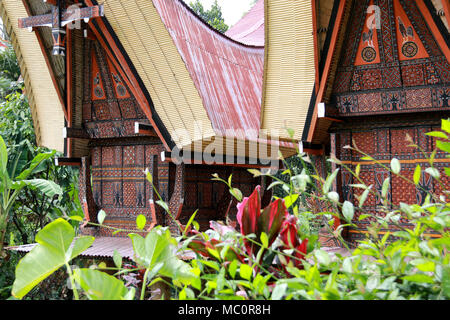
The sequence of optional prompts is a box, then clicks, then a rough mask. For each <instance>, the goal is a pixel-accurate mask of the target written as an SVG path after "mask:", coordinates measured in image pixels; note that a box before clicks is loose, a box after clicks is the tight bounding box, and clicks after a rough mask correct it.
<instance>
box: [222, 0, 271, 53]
mask: <svg viewBox="0 0 450 320" xmlns="http://www.w3.org/2000/svg"><path fill="white" fill-rule="evenodd" d="M225 35H226V36H228V37H230V38H232V39H234V40H235V41H238V42H240V43H242V44H244V45H257V46H264V44H265V16H264V0H259V1H258V2H257V3H256V4H255V5H254V6H253V7H252V8H251V9H250V10H249V12H247V13H246V14H245V15H244V16H243V17H242V18H241V19H240V20H239V21H238V22H237V23H236V24H235V25H234V26H232V27H231V28H230V29H229V30H228V31H227V32H226V33H225Z"/></svg>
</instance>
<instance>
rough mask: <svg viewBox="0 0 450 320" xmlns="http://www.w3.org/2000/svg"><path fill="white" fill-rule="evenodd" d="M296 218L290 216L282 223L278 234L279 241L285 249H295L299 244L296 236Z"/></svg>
mask: <svg viewBox="0 0 450 320" xmlns="http://www.w3.org/2000/svg"><path fill="white" fill-rule="evenodd" d="M296 221H297V218H296V217H295V216H292V215H290V216H289V217H288V218H287V219H286V221H285V222H284V223H283V227H282V230H281V232H280V237H281V240H282V241H283V243H284V245H285V246H286V247H287V248H295V247H297V246H298V245H299V244H300V242H299V240H298V235H297V224H296Z"/></svg>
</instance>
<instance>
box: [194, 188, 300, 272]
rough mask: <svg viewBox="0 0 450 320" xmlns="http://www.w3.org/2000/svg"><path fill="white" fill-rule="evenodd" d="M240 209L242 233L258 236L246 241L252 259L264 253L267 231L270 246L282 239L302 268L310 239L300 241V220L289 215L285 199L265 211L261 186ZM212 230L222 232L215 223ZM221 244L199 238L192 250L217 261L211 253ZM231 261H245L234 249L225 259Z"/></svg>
mask: <svg viewBox="0 0 450 320" xmlns="http://www.w3.org/2000/svg"><path fill="white" fill-rule="evenodd" d="M237 209H238V213H237V216H236V218H237V221H238V223H239V226H240V232H241V234H242V235H244V236H248V235H251V234H254V235H256V239H255V240H253V241H251V240H249V239H244V246H245V251H246V253H247V255H248V256H249V257H252V256H253V255H255V254H257V253H258V251H259V250H260V248H261V246H260V245H259V244H258V243H259V242H260V239H261V235H262V233H263V232H264V233H265V234H266V235H267V242H268V243H267V244H268V246H269V247H270V246H271V245H272V244H273V242H274V241H275V240H276V239H277V238H278V237H280V240H281V241H282V243H283V244H282V246H281V249H282V250H285V249H294V251H293V252H294V253H293V254H292V255H291V256H293V257H294V258H295V259H293V260H294V261H293V263H294V265H295V266H297V267H299V266H300V264H301V260H302V259H304V256H305V255H306V248H307V244H308V239H305V240H303V241H300V238H299V236H298V230H297V218H296V217H295V216H293V215H290V214H289V212H288V210H287V208H286V205H285V203H284V200H283V199H277V200H275V201H273V202H271V203H270V204H269V205H268V206H267V207H266V208H264V209H261V187H260V186H257V187H256V188H255V190H254V191H253V193H252V194H251V195H250V196H249V197H246V198H244V199H243V200H242V202H240V203H238V205H237ZM211 227H212V229H213V230H215V231H220V230H217V226H216V225H215V224H213V223H211ZM227 228H230V227H227ZM219 233H220V232H219ZM219 243H220V241H218V240H216V239H211V240H204V239H202V240H198V239H196V240H193V241H191V242H190V244H189V248H190V249H192V250H194V251H195V252H197V253H199V254H201V255H202V256H204V257H210V258H212V259H216V258H217V255H213V254H211V251H210V250H211V249H214V248H215V247H216V246H217V245H218V244H219ZM227 258H228V259H229V258H234V259H238V260H240V261H241V262H243V258H244V257H243V256H242V255H240V254H239V253H238V252H236V251H235V250H234V249H232V250H230V251H229V252H228V254H227V257H225V260H226V261H230V260H228V259H227ZM261 258H262V257H261ZM286 261H287V263H289V261H291V259H290V258H288V257H286Z"/></svg>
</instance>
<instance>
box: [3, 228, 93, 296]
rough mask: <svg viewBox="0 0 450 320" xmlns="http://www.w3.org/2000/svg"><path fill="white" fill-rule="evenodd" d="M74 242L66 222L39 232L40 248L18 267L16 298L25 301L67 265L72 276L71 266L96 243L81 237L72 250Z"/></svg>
mask: <svg viewBox="0 0 450 320" xmlns="http://www.w3.org/2000/svg"><path fill="white" fill-rule="evenodd" d="M74 238H75V231H74V230H73V227H72V226H71V225H70V224H69V223H68V222H67V221H65V220H63V219H57V220H55V221H53V222H52V223H50V224H48V225H47V226H46V227H45V228H44V229H42V230H41V231H39V233H38V234H37V236H36V241H37V243H38V245H37V246H36V247H35V248H33V250H31V252H29V253H28V254H27V255H26V256H25V257H24V258H23V259H21V260H20V262H19V264H18V265H17V268H16V280H15V281H14V285H13V290H12V294H13V296H14V297H16V298H19V299H21V298H23V297H24V296H25V295H26V294H27V293H28V292H30V290H31V289H33V288H34V287H35V286H36V285H37V284H39V283H40V282H41V281H43V280H44V279H45V278H47V277H48V276H49V275H51V274H53V273H54V272H55V271H56V270H58V269H59V268H61V267H62V266H64V265H65V266H66V267H67V269H68V272H69V274H71V271H70V266H69V262H70V261H71V260H72V259H74V258H75V257H77V256H78V255H80V254H81V253H82V252H83V251H85V250H86V249H87V248H89V247H90V246H91V245H92V243H93V242H94V238H93V237H80V238H78V239H77V240H76V241H75V243H74V244H73V246H71V244H72V242H73V240H74Z"/></svg>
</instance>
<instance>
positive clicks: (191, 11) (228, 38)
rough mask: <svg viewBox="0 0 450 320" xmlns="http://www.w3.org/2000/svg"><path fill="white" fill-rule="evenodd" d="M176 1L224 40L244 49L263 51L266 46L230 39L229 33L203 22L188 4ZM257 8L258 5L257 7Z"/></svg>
mask: <svg viewBox="0 0 450 320" xmlns="http://www.w3.org/2000/svg"><path fill="white" fill-rule="evenodd" d="M175 1H177V2H179V3H181V5H182V6H183V7H185V8H186V9H187V10H188V11H189V13H190V14H191V15H193V16H194V17H195V18H196V19H197V20H198V21H199V22H200V23H201V24H203V25H204V26H206V27H207V28H208V29H210V30H211V31H213V32H214V33H216V34H217V35H219V36H220V37H222V38H224V39H227V40H229V41H231V42H233V43H235V44H237V45H240V46H244V47H248V48H258V49H261V48H264V45H253V44H247V43H244V42H241V41H239V40H236V39H234V38H232V37H230V36H229V35H228V31H229V30H228V31H227V32H225V33H222V32H220V31H219V30H217V29H215V28H214V27H212V26H211V25H210V24H209V23H207V22H206V21H205V20H203V19H202V17H200V16H199V15H198V14H197V13H196V12H195V11H194V10H193V9H192V8H191V7H190V6H189V5H188V4H187V3H186V2H184V0H175ZM260 1H263V2H264V0H260ZM255 6H256V5H255Z"/></svg>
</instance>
